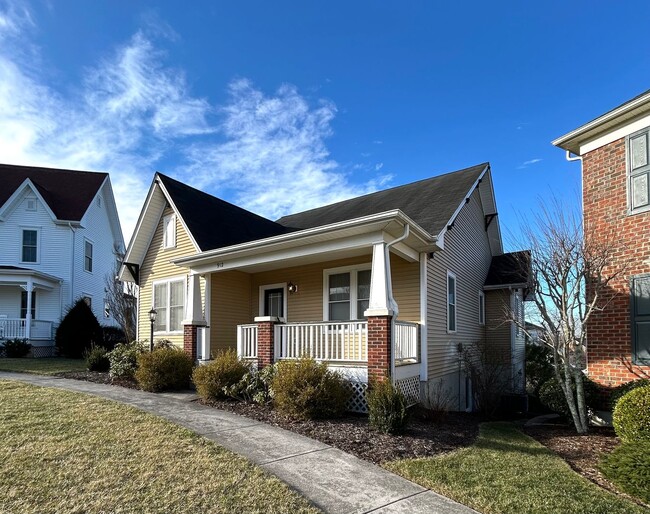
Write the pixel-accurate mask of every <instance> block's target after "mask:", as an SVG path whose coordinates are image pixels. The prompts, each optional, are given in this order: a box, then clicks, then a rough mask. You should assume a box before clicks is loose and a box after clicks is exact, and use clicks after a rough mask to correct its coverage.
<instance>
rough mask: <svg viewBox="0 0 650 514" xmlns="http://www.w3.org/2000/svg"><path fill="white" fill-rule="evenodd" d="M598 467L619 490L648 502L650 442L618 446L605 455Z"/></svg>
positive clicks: (649, 489)
mask: <svg viewBox="0 0 650 514" xmlns="http://www.w3.org/2000/svg"><path fill="white" fill-rule="evenodd" d="M600 469H601V471H602V472H603V473H604V474H605V476H606V477H607V478H608V479H609V480H611V481H612V482H614V484H616V485H617V486H618V487H619V488H620V489H621V490H623V491H625V492H626V493H628V494H631V495H633V496H636V497H637V498H639V499H641V500H643V501H644V502H646V503H650V442H647V441H645V442H641V443H624V444H622V445H620V446H618V447H617V448H615V449H614V451H613V452H612V453H610V454H609V455H607V456H605V458H604V459H603V461H602V462H601V465H600Z"/></svg>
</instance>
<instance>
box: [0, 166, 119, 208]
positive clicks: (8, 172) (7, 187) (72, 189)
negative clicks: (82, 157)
mask: <svg viewBox="0 0 650 514" xmlns="http://www.w3.org/2000/svg"><path fill="white" fill-rule="evenodd" d="M107 177H108V174H107V173H97V172H91V171H76V170H63V169H54V168H40V167H35V166H17V165H12V164H0V182H1V183H2V187H1V188H0V207H1V206H2V205H4V204H5V203H6V202H7V200H9V198H10V197H11V196H12V195H13V194H14V193H15V192H16V190H17V189H18V188H19V187H20V186H21V185H22V184H23V183H24V182H25V181H26V180H28V179H29V180H30V181H31V183H32V184H33V185H34V187H35V188H36V189H37V190H38V193H39V194H40V195H41V196H42V198H43V200H45V202H46V203H47V205H48V207H49V208H50V209H51V210H52V212H53V213H54V215H55V216H56V217H57V219H59V220H65V221H81V218H83V216H84V214H85V213H86V211H87V210H88V206H89V205H90V202H92V200H93V198H94V197H95V195H96V194H97V191H98V190H99V188H100V187H101V186H102V184H103V183H104V181H105V180H106V178H107Z"/></svg>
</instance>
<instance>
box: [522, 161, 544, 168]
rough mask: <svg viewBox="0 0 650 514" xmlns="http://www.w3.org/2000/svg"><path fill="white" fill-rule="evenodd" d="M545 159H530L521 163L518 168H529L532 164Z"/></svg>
mask: <svg viewBox="0 0 650 514" xmlns="http://www.w3.org/2000/svg"><path fill="white" fill-rule="evenodd" d="M542 160H543V159H530V160H529V161H524V162H523V163H521V164H520V165H519V166H517V169H518V170H523V169H524V168H527V167H528V166H530V165H531V164H537V163H538V162H542Z"/></svg>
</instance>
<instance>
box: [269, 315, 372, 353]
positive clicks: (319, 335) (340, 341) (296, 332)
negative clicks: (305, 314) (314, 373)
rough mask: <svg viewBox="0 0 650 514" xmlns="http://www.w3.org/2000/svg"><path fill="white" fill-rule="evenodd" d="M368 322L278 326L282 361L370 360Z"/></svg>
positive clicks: (278, 351) (328, 322)
mask: <svg viewBox="0 0 650 514" xmlns="http://www.w3.org/2000/svg"><path fill="white" fill-rule="evenodd" d="M367 342H368V322H366V321H324V322H312V323H286V324H282V325H276V326H275V344H276V354H277V356H278V358H279V359H298V358H300V357H303V356H306V357H312V358H314V359H316V360H319V361H331V362H343V361H347V362H365V361H367V360H368V344H367Z"/></svg>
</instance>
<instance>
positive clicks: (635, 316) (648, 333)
mask: <svg viewBox="0 0 650 514" xmlns="http://www.w3.org/2000/svg"><path fill="white" fill-rule="evenodd" d="M632 351H633V358H634V362H635V363H637V364H650V276H646V277H635V278H633V279H632Z"/></svg>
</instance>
